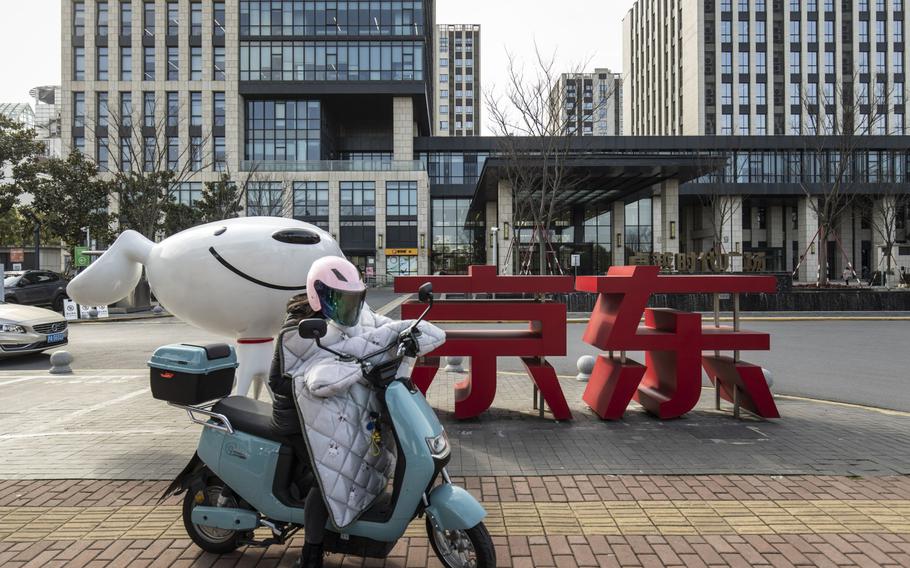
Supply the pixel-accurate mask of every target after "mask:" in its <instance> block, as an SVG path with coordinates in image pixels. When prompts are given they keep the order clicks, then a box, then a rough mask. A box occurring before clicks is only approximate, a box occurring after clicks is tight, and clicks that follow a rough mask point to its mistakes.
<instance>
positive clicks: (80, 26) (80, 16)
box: [73, 2, 85, 37]
mask: <svg viewBox="0 0 910 568" xmlns="http://www.w3.org/2000/svg"><path fill="white" fill-rule="evenodd" d="M73 35H74V36H75V37H85V3H84V2H75V3H73Z"/></svg>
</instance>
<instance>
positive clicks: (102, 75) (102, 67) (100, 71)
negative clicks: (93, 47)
mask: <svg viewBox="0 0 910 568" xmlns="http://www.w3.org/2000/svg"><path fill="white" fill-rule="evenodd" d="M97 51H98V64H97V65H96V73H97V78H98V80H99V81H107V79H108V69H109V65H108V59H109V57H108V52H107V47H101V46H99V47H98V49H97Z"/></svg>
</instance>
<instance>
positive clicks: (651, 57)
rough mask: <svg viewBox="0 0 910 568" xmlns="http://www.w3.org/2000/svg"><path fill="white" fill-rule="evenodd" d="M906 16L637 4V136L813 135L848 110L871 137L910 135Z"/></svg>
mask: <svg viewBox="0 0 910 568" xmlns="http://www.w3.org/2000/svg"><path fill="white" fill-rule="evenodd" d="M907 19H908V13H907V12H906V11H905V9H904V2H903V0H857V1H853V2H840V1H837V0H668V1H664V0H638V1H637V2H635V5H634V6H633V7H632V9H631V10H629V12H628V14H627V15H626V17H625V19H624V20H623V29H624V33H623V41H624V45H623V58H624V67H623V78H624V87H625V95H624V98H625V101H624V111H623V112H624V122H625V127H626V132H627V133H629V134H632V135H702V134H706V135H714V134H720V135H729V134H735V135H749V134H751V135H766V134H776V135H796V134H812V133H813V132H816V131H821V130H822V129H825V128H830V126H831V125H832V124H833V121H834V120H837V121H838V124H840V123H841V121H842V119H843V115H844V108H845V107H846V108H848V109H851V110H850V111H849V114H850V115H851V117H852V116H854V115H856V118H855V121H858V122H856V123H857V124H863V121H864V120H868V121H869V127H868V128H867V129H864V133H869V134H903V133H904V131H905V128H906V126H907V118H906V116H905V115H906V113H905V106H904V99H905V97H906V94H907V83H906V80H905V72H904V69H905V66H906V65H907V63H908V60H907V57H908V55H907V52H906V50H905V49H904V45H905V43H904V30H905V28H906V26H907V22H908V20H907ZM854 101H855V103H854ZM870 101H871V102H870ZM878 105H880V106H881V110H880V112H879V111H877V110H876V109H875V108H870V106H873V107H874V106H878ZM879 116H880V117H881V120H876V118H877V117H879Z"/></svg>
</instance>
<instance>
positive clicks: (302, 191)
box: [294, 181, 329, 231]
mask: <svg viewBox="0 0 910 568" xmlns="http://www.w3.org/2000/svg"><path fill="white" fill-rule="evenodd" d="M294 219H297V220H298V221H304V222H306V223H310V224H313V225H316V226H317V227H319V228H320V229H324V230H326V231H328V230H329V183H328V182H325V181H304V182H295V183H294Z"/></svg>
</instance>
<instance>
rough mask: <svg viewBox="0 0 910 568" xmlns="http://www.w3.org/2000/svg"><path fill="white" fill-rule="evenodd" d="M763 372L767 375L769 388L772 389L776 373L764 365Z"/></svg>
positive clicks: (766, 379) (766, 380)
mask: <svg viewBox="0 0 910 568" xmlns="http://www.w3.org/2000/svg"><path fill="white" fill-rule="evenodd" d="M761 372H762V374H763V375H765V382H767V383H768V390H771V387H773V386H774V373H772V372H771V371H769V370H768V369H765V368H764V367H762V370H761Z"/></svg>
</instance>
